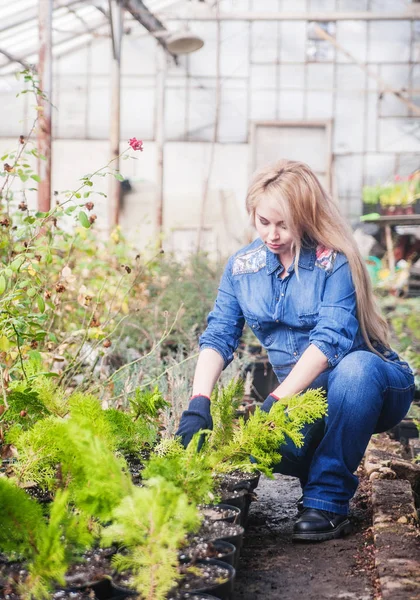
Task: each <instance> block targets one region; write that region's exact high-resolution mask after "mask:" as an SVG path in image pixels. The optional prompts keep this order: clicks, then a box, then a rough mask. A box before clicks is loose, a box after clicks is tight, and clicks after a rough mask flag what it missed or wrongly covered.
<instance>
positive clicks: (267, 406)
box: [261, 394, 278, 413]
mask: <svg viewBox="0 0 420 600" xmlns="http://www.w3.org/2000/svg"><path fill="white" fill-rule="evenodd" d="M277 401H278V398H277V396H274V395H273V394H269V395H268V396H267V398H266V399H265V400H264V402H263V403H262V405H261V410H262V411H264V412H266V413H269V412H270V410H271V407H272V406H273V404H275V403H276V402H277Z"/></svg>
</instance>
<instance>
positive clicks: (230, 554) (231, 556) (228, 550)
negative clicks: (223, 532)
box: [207, 540, 236, 567]
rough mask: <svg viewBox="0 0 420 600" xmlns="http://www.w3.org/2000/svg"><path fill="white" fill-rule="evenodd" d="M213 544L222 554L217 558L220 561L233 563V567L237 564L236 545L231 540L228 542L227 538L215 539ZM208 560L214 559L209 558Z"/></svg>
mask: <svg viewBox="0 0 420 600" xmlns="http://www.w3.org/2000/svg"><path fill="white" fill-rule="evenodd" d="M213 546H214V547H215V548H216V550H217V551H218V552H219V553H220V554H221V556H218V557H217V559H216V560H220V562H224V563H227V564H228V565H232V567H233V566H235V561H236V547H235V546H234V545H233V544H231V543H230V542H227V541H225V540H215V541H214V542H213ZM207 560H212V559H207Z"/></svg>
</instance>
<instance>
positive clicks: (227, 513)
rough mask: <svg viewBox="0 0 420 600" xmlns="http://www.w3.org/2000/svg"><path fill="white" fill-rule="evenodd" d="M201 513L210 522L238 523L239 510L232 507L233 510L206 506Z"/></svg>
mask: <svg viewBox="0 0 420 600" xmlns="http://www.w3.org/2000/svg"><path fill="white" fill-rule="evenodd" d="M200 512H201V513H202V514H203V515H204V516H205V517H206V518H207V519H209V520H210V521H228V520H229V521H230V522H236V519H237V517H238V515H239V514H240V511H239V509H237V508H235V507H234V506H232V507H231V508H227V507H223V506H204V507H203V508H202V509H201V510H200Z"/></svg>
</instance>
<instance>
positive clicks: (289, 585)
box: [235, 473, 378, 600]
mask: <svg viewBox="0 0 420 600" xmlns="http://www.w3.org/2000/svg"><path fill="white" fill-rule="evenodd" d="M360 475H361V483H360V485H359V489H358V492H357V494H356V496H355V498H354V500H353V502H352V505H351V515H350V517H351V521H352V524H353V528H354V531H353V533H352V534H351V535H350V536H348V537H346V538H342V539H338V540H330V541H328V542H322V543H318V544H314V543H312V544H311V543H308V544H303V543H300V544H294V543H292V540H291V537H292V529H293V524H294V522H295V520H296V518H297V510H296V502H297V500H298V498H299V497H300V495H301V489H300V485H299V482H298V480H297V479H295V478H293V477H287V476H282V475H276V476H275V480H274V481H273V480H269V479H267V478H265V477H262V478H261V481H260V485H259V487H258V488H257V490H256V493H257V495H258V501H257V502H253V503H252V504H251V509H250V513H249V526H248V529H247V532H246V534H245V538H244V544H243V548H242V552H241V559H240V561H239V567H238V570H237V575H236V584H235V600H258V599H264V600H278V599H279V598H280V597H281V599H282V600H296V598H299V597H300V596H301V597H303V598H310V600H327V599H334V600H336V599H338V598H340V599H341V600H350V599H352V600H374V599H375V598H377V597H378V596H377V595H376V592H377V578H376V571H375V568H374V558H373V551H374V549H373V538H372V528H371V526H372V510H371V503H370V484H369V481H368V480H367V479H366V478H364V477H363V473H360ZM308 591H310V594H309V595H308Z"/></svg>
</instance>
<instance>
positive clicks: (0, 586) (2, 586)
mask: <svg viewBox="0 0 420 600" xmlns="http://www.w3.org/2000/svg"><path fill="white" fill-rule="evenodd" d="M27 575H28V571H27V570H26V569H25V567H24V565H23V564H22V563H21V562H11V561H10V562H9V561H8V560H7V559H6V558H5V557H4V556H3V555H0V598H2V599H4V600H20V597H21V595H20V594H19V593H18V592H17V589H18V586H19V584H20V583H22V582H23V581H24V580H25V579H26V577H27Z"/></svg>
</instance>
